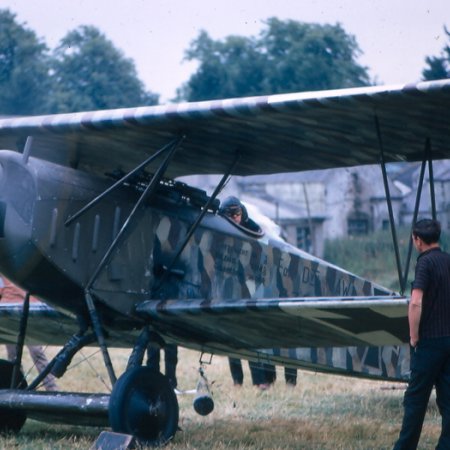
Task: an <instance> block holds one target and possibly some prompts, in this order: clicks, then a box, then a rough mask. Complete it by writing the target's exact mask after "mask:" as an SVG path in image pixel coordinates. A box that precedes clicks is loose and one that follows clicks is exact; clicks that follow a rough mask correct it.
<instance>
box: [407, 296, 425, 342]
mask: <svg viewBox="0 0 450 450" xmlns="http://www.w3.org/2000/svg"><path fill="white" fill-rule="evenodd" d="M422 298H423V291H422V289H413V290H412V293H411V300H410V301H409V308H408V321H409V343H410V344H411V347H414V348H415V347H416V346H417V343H418V342H419V324H420V317H421V316H422Z"/></svg>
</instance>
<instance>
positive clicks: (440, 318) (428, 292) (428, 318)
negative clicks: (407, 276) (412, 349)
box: [412, 247, 450, 339]
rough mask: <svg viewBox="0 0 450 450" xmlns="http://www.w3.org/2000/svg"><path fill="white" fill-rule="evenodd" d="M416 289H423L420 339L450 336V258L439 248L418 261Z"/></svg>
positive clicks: (428, 252)
mask: <svg viewBox="0 0 450 450" xmlns="http://www.w3.org/2000/svg"><path fill="white" fill-rule="evenodd" d="M412 288H413V289H422V291H423V299H422V315H421V319H420V327H419V338H421V339H423V338H437V337H444V336H450V255H449V254H448V253H445V252H443V251H442V250H441V249H440V248H439V247H436V248H432V249H430V250H427V251H425V252H423V253H421V254H420V255H419V256H418V258H417V265H416V273H415V279H414V281H413V283H412Z"/></svg>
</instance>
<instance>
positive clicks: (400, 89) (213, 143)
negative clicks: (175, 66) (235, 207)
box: [0, 80, 450, 177]
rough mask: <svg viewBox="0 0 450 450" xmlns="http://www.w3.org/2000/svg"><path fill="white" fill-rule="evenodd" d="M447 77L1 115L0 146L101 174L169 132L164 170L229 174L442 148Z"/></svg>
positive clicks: (449, 135)
mask: <svg viewBox="0 0 450 450" xmlns="http://www.w3.org/2000/svg"><path fill="white" fill-rule="evenodd" d="M449 109H450V80H442V81H435V82H423V83H418V84H414V85H398V86H379V87H366V88H355V89H344V90H335V91H320V92H308V93H294V94H281V95H272V96H264V97H252V98H238V99H229V100H217V101H207V102H199V103H183V104H174V105H165V106H154V107H140V108H130V109H119V110H109V111H96V112H82V113H74V114H59V115H53V116H39V117H21V118H9V119H3V120H0V148H5V149H10V150H20V151H21V150H22V148H23V145H24V142H25V139H26V137H27V136H29V135H32V136H33V139H34V141H33V146H32V151H31V154H32V156H38V157H42V158H44V159H47V160H50V161H53V162H58V163H62V164H67V165H70V166H72V167H77V168H80V169H83V170H86V171H88V172H95V173H99V174H103V173H104V172H106V171H110V170H114V169H117V168H121V169H123V170H126V171H127V170H129V169H131V168H132V167H135V166H136V165H137V164H139V163H140V162H142V161H143V160H144V159H145V158H146V157H148V156H149V155H150V154H152V153H154V152H156V151H157V150H158V149H159V148H161V147H163V146H164V145H165V144H167V143H168V142H169V141H170V140H172V139H173V138H174V137H177V136H181V135H184V136H186V139H185V140H184V142H183V144H182V145H181V147H180V149H179V150H178V152H177V155H176V157H175V159H174V161H173V163H172V164H171V166H170V168H169V171H168V176H171V177H176V176H181V175H189V174H202V173H203V174H208V173H209V174H210V173H224V172H225V171H226V168H227V167H228V166H229V165H230V162H231V161H232V160H233V158H234V156H235V153H236V152H239V153H240V155H241V159H240V161H239V164H238V165H237V166H236V168H235V170H234V172H233V173H234V174H236V175H252V174H260V173H277V172H292V171H301V170H311V169H325V168H331V167H343V166H352V165H361V164H374V163H377V162H379V157H380V142H379V139H378V130H377V125H376V124H379V131H380V133H381V136H382V146H383V148H384V154H385V158H386V161H387V162H390V161H415V160H421V159H422V157H423V153H424V148H425V141H426V140H427V139H429V140H430V142H431V148H432V156H433V158H435V159H443V158H449V157H450V126H449V114H448V113H449Z"/></svg>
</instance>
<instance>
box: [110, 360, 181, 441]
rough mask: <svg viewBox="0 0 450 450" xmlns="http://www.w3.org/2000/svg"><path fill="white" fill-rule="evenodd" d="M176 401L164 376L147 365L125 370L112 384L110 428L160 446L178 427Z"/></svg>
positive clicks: (169, 438) (173, 434)
mask: <svg viewBox="0 0 450 450" xmlns="http://www.w3.org/2000/svg"><path fill="white" fill-rule="evenodd" d="M178 414H179V409H178V400H177V397H176V395H175V392H174V391H173V389H172V388H171V387H170V384H169V381H168V379H167V377H165V376H164V375H162V374H161V373H159V372H155V371H154V370H152V369H150V368H148V367H144V366H141V367H134V368H132V369H130V370H127V371H126V372H125V373H124V374H123V375H122V376H121V377H120V378H119V379H118V380H117V382H116V384H115V385H114V388H113V391H112V393H111V398H110V401H109V422H110V425H111V427H112V429H113V431H116V432H119V433H126V434H131V435H133V436H135V437H136V438H137V439H138V440H139V441H140V442H141V443H143V444H146V445H151V446H159V445H164V444H165V443H167V442H168V441H170V440H171V439H172V438H173V437H174V436H175V433H176V431H177V429H178Z"/></svg>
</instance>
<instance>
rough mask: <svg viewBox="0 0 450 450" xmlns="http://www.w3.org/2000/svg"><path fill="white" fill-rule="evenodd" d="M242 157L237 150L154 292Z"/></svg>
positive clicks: (161, 283) (164, 279)
mask: <svg viewBox="0 0 450 450" xmlns="http://www.w3.org/2000/svg"><path fill="white" fill-rule="evenodd" d="M240 157H241V156H240V154H239V152H236V155H235V157H234V159H233V161H232V163H231V165H230V167H229V168H228V170H227V172H226V173H224V175H223V177H222V178H221V180H220V182H219V184H218V185H217V186H216V188H215V189H214V192H213V193H212V195H211V197H209V199H208V201H207V202H206V204H205V206H204V207H203V208H202V210H201V212H200V214H199V215H198V217H197V219H196V220H195V222H194V223H193V224H192V225H191V227H190V228H189V231H188V232H187V234H186V236H185V238H184V240H183V242H182V243H181V245H180V246H179V247H178V249H177V251H176V252H175V255H174V257H173V258H172V261H171V262H170V264H169V265H168V266H167V267H166V268H164V269H165V271H164V275H163V276H162V278H161V280H160V282H159V283H158V284H157V286H156V287H155V289H154V290H153V292H154V293H155V292H157V291H158V290H159V289H160V288H161V286H162V285H163V284H164V282H165V281H166V279H167V277H168V276H169V275H170V273H171V271H172V268H173V266H174V265H175V263H176V262H177V260H178V258H179V257H180V255H181V253H183V250H184V249H185V247H186V245H187V243H188V242H189V239H190V238H191V236H192V235H193V234H194V232H195V230H196V229H197V228H198V226H199V224H200V222H201V221H202V219H203V217H204V216H205V214H206V213H207V212H208V209H209V208H210V206H211V205H212V204H213V202H214V200H215V199H216V197H217V196H218V195H219V194H220V191H221V190H222V188H223V186H224V184H225V183H226V182H227V181H228V177H229V176H230V174H231V172H232V171H233V169H234V168H235V167H236V164H237V163H238V161H239V159H240Z"/></svg>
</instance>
